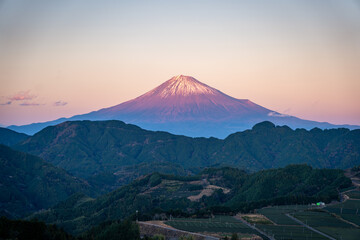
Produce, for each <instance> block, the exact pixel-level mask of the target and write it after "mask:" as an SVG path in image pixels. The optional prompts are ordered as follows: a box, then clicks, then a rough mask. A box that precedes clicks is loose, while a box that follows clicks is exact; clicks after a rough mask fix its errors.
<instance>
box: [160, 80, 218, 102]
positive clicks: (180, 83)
mask: <svg viewBox="0 0 360 240" xmlns="http://www.w3.org/2000/svg"><path fill="white" fill-rule="evenodd" d="M216 92H217V90H216V89H214V88H212V87H209V86H207V85H205V84H203V83H201V82H199V81H198V80H196V79H195V78H193V77H190V76H184V75H178V76H175V77H173V78H171V79H170V80H168V81H167V82H165V83H164V85H163V88H162V89H161V92H160V93H159V95H160V96H161V97H162V98H165V97H169V96H175V95H181V96H189V95H199V94H211V95H213V94H215V93H216Z"/></svg>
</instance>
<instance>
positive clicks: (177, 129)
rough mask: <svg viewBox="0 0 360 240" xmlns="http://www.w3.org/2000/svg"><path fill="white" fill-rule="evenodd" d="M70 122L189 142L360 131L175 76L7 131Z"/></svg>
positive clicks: (24, 130)
mask: <svg viewBox="0 0 360 240" xmlns="http://www.w3.org/2000/svg"><path fill="white" fill-rule="evenodd" d="M75 120H92V121H96V120H121V121H124V122H126V123H132V124H136V125H138V126H140V127H142V128H145V129H148V130H153V131H156V130H160V131H167V132H170V133H173V134H178V135H186V136H191V137H210V136H213V137H217V138H225V137H227V136H228V135H229V134H231V133H234V132H238V131H242V130H245V129H250V128H251V127H252V126H253V125H255V124H256V123H259V122H262V121H271V122H274V123H276V124H278V125H288V126H289V127H291V128H293V129H295V128H306V129H311V128H313V127H319V128H322V129H325V128H334V127H348V128H350V129H356V128H360V126H354V125H333V124H330V123H327V122H316V121H309V120H303V119H300V118H296V117H293V116H288V115H284V114H281V113H278V112H276V111H273V110H270V109H267V108H265V107H262V106H260V105H258V104H256V103H254V102H252V101H250V100H248V99H237V98H234V97H231V96H228V95H226V94H225V93H223V92H221V91H219V90H217V89H215V88H212V87H210V86H208V85H206V84H204V83H202V82H200V81H198V80H197V79H195V78H193V77H190V76H184V75H178V76H175V77H172V78H171V79H169V80H167V81H166V82H164V83H162V84H161V85H159V86H158V87H156V88H154V89H152V90H150V91H148V92H146V93H145V94H142V95H141V96H139V97H137V98H134V99H132V100H129V101H126V102H123V103H120V104H118V105H115V106H112V107H108V108H102V109H100V110H97V111H92V112H89V113H86V114H81V115H75V116H73V117H70V118H60V119H57V120H54V121H49V122H43V123H34V124H29V125H24V126H14V125H12V126H9V127H8V128H9V129H12V130H14V131H18V132H25V133H28V134H34V133H35V132H37V131H39V130H41V129H43V128H44V127H46V126H49V125H55V124H59V123H61V122H64V121H75Z"/></svg>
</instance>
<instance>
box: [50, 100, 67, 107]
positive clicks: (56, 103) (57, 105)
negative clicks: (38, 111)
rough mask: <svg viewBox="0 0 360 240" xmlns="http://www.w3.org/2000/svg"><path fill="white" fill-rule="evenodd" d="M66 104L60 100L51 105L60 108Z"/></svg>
mask: <svg viewBox="0 0 360 240" xmlns="http://www.w3.org/2000/svg"><path fill="white" fill-rule="evenodd" d="M66 104H68V103H67V102H64V101H61V100H60V101H57V102H54V104H53V105H54V106H55V107H62V106H65V105H66Z"/></svg>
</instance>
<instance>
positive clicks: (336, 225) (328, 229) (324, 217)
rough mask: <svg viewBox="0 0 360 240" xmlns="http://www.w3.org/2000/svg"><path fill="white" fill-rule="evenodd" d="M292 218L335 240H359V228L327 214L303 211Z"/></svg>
mask: <svg viewBox="0 0 360 240" xmlns="http://www.w3.org/2000/svg"><path fill="white" fill-rule="evenodd" d="M293 216H294V217H296V218H297V219H299V220H300V221H302V222H304V223H306V224H307V225H309V226H311V227H314V228H316V229H318V230H319V231H321V232H323V233H325V234H328V235H330V236H332V237H334V238H336V239H342V240H358V239H360V228H356V227H355V226H353V225H351V224H349V223H346V222H345V221H342V220H341V219H339V218H337V217H336V216H334V215H332V214H331V213H329V212H325V211H323V212H322V211H305V212H298V213H295V214H293Z"/></svg>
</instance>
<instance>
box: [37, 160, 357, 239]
mask: <svg viewBox="0 0 360 240" xmlns="http://www.w3.org/2000/svg"><path fill="white" fill-rule="evenodd" d="M350 185H351V181H350V180H349V179H348V178H346V177H345V176H344V173H343V171H342V170H335V169H313V168H311V167H310V166H307V165H290V166H287V167H285V168H280V169H271V170H264V171H260V172H257V173H253V174H248V173H246V172H244V171H242V170H239V169H234V168H220V169H213V168H211V169H206V170H204V171H203V172H201V173H200V174H198V175H195V176H189V177H182V176H174V175H164V174H159V173H153V174H150V175H147V176H144V177H141V178H139V179H137V180H135V181H133V182H132V183H130V184H128V185H126V186H123V187H121V188H119V189H118V190H115V191H113V192H110V193H108V194H105V195H102V196H100V197H98V198H96V199H94V198H90V197H88V196H86V195H84V194H75V195H73V196H71V197H70V198H69V199H67V200H66V201H63V202H61V203H59V204H57V205H56V206H54V207H53V208H50V209H49V210H45V211H41V212H39V213H36V214H34V215H33V216H32V217H36V218H37V219H39V220H41V221H45V222H47V223H51V224H58V225H59V226H61V227H63V228H64V229H65V230H67V231H69V232H70V233H74V234H79V233H81V232H83V231H85V230H87V229H89V228H90V227H92V226H95V225H98V224H100V223H101V222H105V221H112V220H118V219H124V218H127V217H129V216H133V218H134V219H135V217H136V215H135V212H136V210H138V217H139V218H140V219H142V220H148V219H152V218H153V217H154V216H156V215H157V214H161V213H165V214H168V215H170V214H171V215H172V216H174V217H176V216H190V215H196V216H204V215H209V214H211V213H214V214H215V213H236V212H238V211H242V212H247V211H251V210H253V209H255V208H259V207H263V206H267V205H271V204H274V205H275V204H297V203H301V204H302V203H305V204H306V203H310V202H314V201H325V202H329V201H331V200H332V199H337V198H338V189H342V188H346V187H349V186H350Z"/></svg>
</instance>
